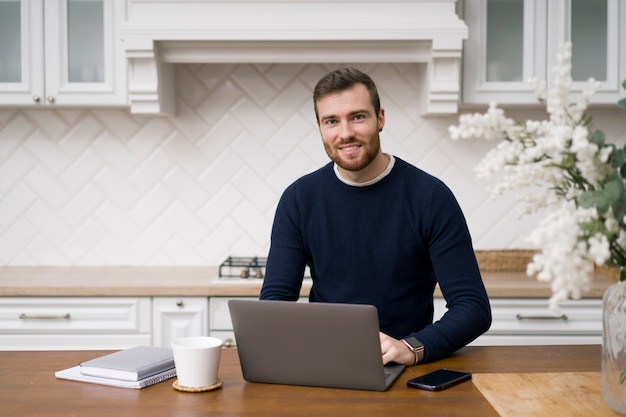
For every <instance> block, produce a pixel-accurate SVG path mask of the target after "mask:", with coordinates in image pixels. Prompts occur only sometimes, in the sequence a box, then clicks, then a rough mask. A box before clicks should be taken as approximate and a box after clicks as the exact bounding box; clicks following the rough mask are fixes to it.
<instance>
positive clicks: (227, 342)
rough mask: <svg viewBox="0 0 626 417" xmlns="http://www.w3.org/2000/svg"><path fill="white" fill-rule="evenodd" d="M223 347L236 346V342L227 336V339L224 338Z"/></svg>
mask: <svg viewBox="0 0 626 417" xmlns="http://www.w3.org/2000/svg"><path fill="white" fill-rule="evenodd" d="M224 347H225V348H235V347H237V343H235V341H234V340H233V339H231V338H230V337H229V338H228V339H226V340H224Z"/></svg>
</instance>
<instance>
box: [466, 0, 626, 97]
mask: <svg viewBox="0 0 626 417" xmlns="http://www.w3.org/2000/svg"><path fill="white" fill-rule="evenodd" d="M464 18H465V23H466V24H467V25H468V27H469V39H468V40H467V41H466V44H465V48H464V53H463V59H464V61H463V102H464V103H466V104H488V103H489V102H492V101H495V102H497V103H499V104H504V105H506V104H535V105H537V104H539V101H538V100H537V97H536V96H535V93H534V91H533V90H532V88H531V86H530V84H529V83H528V80H529V79H530V78H532V77H536V78H538V79H539V80H545V81H547V82H548V85H549V83H550V81H551V79H552V69H553V68H554V66H555V65H556V63H557V54H558V52H559V47H560V45H561V44H562V43H563V42H564V41H571V42H572V77H573V81H574V82H573V84H572V88H571V90H572V92H574V93H579V92H581V91H582V90H583V88H584V87H585V86H586V85H587V79H588V78H589V77H594V78H595V79H596V80H597V81H599V82H600V83H601V87H600V89H599V91H598V93H596V95H594V97H593V99H592V104H593V103H595V104H612V105H613V104H615V103H616V102H617V101H618V100H619V99H620V98H622V97H623V95H624V94H625V93H626V92H625V91H623V89H622V88H621V82H622V80H623V79H624V78H626V32H625V31H624V30H623V28H621V27H620V22H624V21H625V20H626V2H624V1H620V0H596V1H591V2H590V1H588V0H550V1H547V0H472V1H466V2H464Z"/></svg>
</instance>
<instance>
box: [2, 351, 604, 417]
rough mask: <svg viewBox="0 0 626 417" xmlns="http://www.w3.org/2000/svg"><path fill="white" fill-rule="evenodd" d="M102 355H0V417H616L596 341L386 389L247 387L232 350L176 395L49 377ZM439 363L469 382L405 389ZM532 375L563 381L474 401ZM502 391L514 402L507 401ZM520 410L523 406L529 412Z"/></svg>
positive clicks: (501, 355) (462, 360)
mask: <svg viewBox="0 0 626 417" xmlns="http://www.w3.org/2000/svg"><path fill="white" fill-rule="evenodd" d="M105 353H108V352H106V351H47V352H42V351H34V352H0V363H1V364H2V366H1V367H0V403H1V404H2V415H6V416H11V417H22V416H29V417H30V416H44V417H45V416H59V417H60V416H63V417H65V416H73V415H76V416H79V415H88V416H93V417H98V416H107V417H108V416H117V417H125V416H143V415H146V416H151V417H159V416H168V417H169V416H206V415H211V416H233V417H234V416H244V415H245V416H255V417H256V416H259V417H263V416H296V417H297V416H325V415H328V416H358V417H368V416H409V415H421V416H434V415H445V416H464V417H472V416H480V417H490V416H498V415H502V416H507V417H508V416H515V415H532V416H538V417H541V416H544V415H545V416H548V417H554V416H555V415H557V414H553V412H554V411H553V410H554V407H555V405H556V406H557V407H558V410H560V411H562V413H559V414H558V415H567V416H574V415H581V416H582V415H584V416H613V415H616V414H615V413H614V412H613V411H612V410H610V409H609V408H608V407H607V406H606V405H605V404H604V403H603V401H602V398H601V395H600V379H599V374H600V373H599V371H600V355H601V348H600V346H599V345H578V346H469V347H465V348H463V349H461V350H460V351H458V352H457V353H456V354H454V355H453V356H451V357H449V358H447V359H444V360H441V361H438V362H434V363H430V364H422V365H418V366H414V367H410V368H407V369H406V370H405V371H404V373H403V374H402V375H401V376H400V378H399V379H398V380H397V381H396V382H395V383H394V385H393V386H392V387H391V388H390V389H389V390H388V391H386V392H370V391H356V390H342V389H332V388H315V387H299V386H286V385H269V384H256V383H248V382H245V381H244V379H243V377H242V374H241V369H240V366H239V360H238V356H237V351H236V349H225V350H224V352H223V355H222V361H221V366H220V372H219V377H220V379H221V380H222V381H223V387H222V388H221V389H218V390H216V391H210V392H204V393H184V392H179V391H176V390H174V389H173V388H172V383H173V382H174V381H175V379H171V380H168V381H165V382H162V383H160V384H157V385H153V386H151V387H148V388H144V389H141V390H134V389H125V388H114V387H107V386H101V385H95V384H88V383H82V382H74V381H66V380H58V379H56V378H55V376H54V372H55V371H58V370H61V369H65V368H69V367H72V366H75V365H77V364H78V363H79V362H81V361H84V360H86V359H90V358H93V357H96V356H99V355H102V354H105ZM442 367H447V368H451V369H458V370H465V371H470V372H472V374H473V381H472V382H464V383H462V384H460V385H457V386H455V387H452V388H450V389H447V390H445V391H440V392H430V391H422V390H417V389H412V388H408V387H407V386H406V382H407V381H408V380H409V379H411V378H414V377H416V376H419V375H422V374H424V373H426V372H428V371H431V370H434V369H438V368H442ZM535 373H541V375H545V376H546V377H550V378H549V380H550V379H555V378H558V377H559V376H564V377H566V378H568V379H569V380H571V384H569V385H568V386H565V387H562V388H560V389H561V391H558V389H559V387H550V388H549V389H548V390H545V387H543V388H542V387H541V386H537V388H536V389H535V391H534V392H528V391H526V392H523V393H522V392H520V393H519V395H517V396H516V394H517V392H516V389H515V387H513V388H512V389H511V390H510V391H509V392H508V394H507V401H506V404H502V402H501V401H498V396H497V395H495V396H494V395H490V393H489V392H486V395H483V391H482V389H483V388H481V389H479V386H478V385H477V382H478V381H479V380H481V379H483V377H488V376H494V375H495V376H498V377H499V378H500V379H502V378H504V380H507V378H511V380H512V381H513V380H515V378H517V377H519V376H520V375H536V374H535ZM538 379H539V378H538ZM580 381H583V382H580ZM590 381H591V382H590ZM542 390H543V391H542ZM563 390H565V391H563ZM511 394H512V395H513V396H514V399H510V398H508V397H510V396H511ZM547 394H550V396H546V395H547ZM585 404H586V405H585ZM529 406H532V407H533V410H532V413H530V412H529V410H528V408H527V407H529ZM511 410H513V411H511ZM516 410H517V411H516ZM548 412H549V413H552V414H548Z"/></svg>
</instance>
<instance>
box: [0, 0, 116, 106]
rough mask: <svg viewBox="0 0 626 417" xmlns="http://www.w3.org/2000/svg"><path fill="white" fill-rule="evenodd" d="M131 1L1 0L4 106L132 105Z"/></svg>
mask: <svg viewBox="0 0 626 417" xmlns="http://www.w3.org/2000/svg"><path fill="white" fill-rule="evenodd" d="M125 13H126V11H125V2H121V1H114V0H45V1H44V0H0V106H12V107H15V106H27V107H42V106H52V105H54V106H126V105H127V95H128V93H127V86H126V83H127V75H126V72H127V66H126V60H125V57H124V50H123V47H122V44H121V40H120V37H119V36H118V29H119V27H120V26H121V25H122V23H123V22H124V19H125Z"/></svg>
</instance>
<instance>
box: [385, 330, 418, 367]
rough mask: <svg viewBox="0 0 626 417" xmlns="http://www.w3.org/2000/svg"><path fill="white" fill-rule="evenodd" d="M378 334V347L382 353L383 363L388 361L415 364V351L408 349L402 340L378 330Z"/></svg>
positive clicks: (407, 364)
mask: <svg viewBox="0 0 626 417" xmlns="http://www.w3.org/2000/svg"><path fill="white" fill-rule="evenodd" d="M379 335H380V348H381V351H382V353H383V364H387V363H389V362H396V363H401V364H404V365H406V366H413V365H414V364H415V353H414V352H412V351H410V350H409V349H408V348H407V347H406V345H405V344H404V343H403V342H402V340H398V339H394V338H393V337H391V336H389V335H386V334H385V333H382V332H379Z"/></svg>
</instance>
